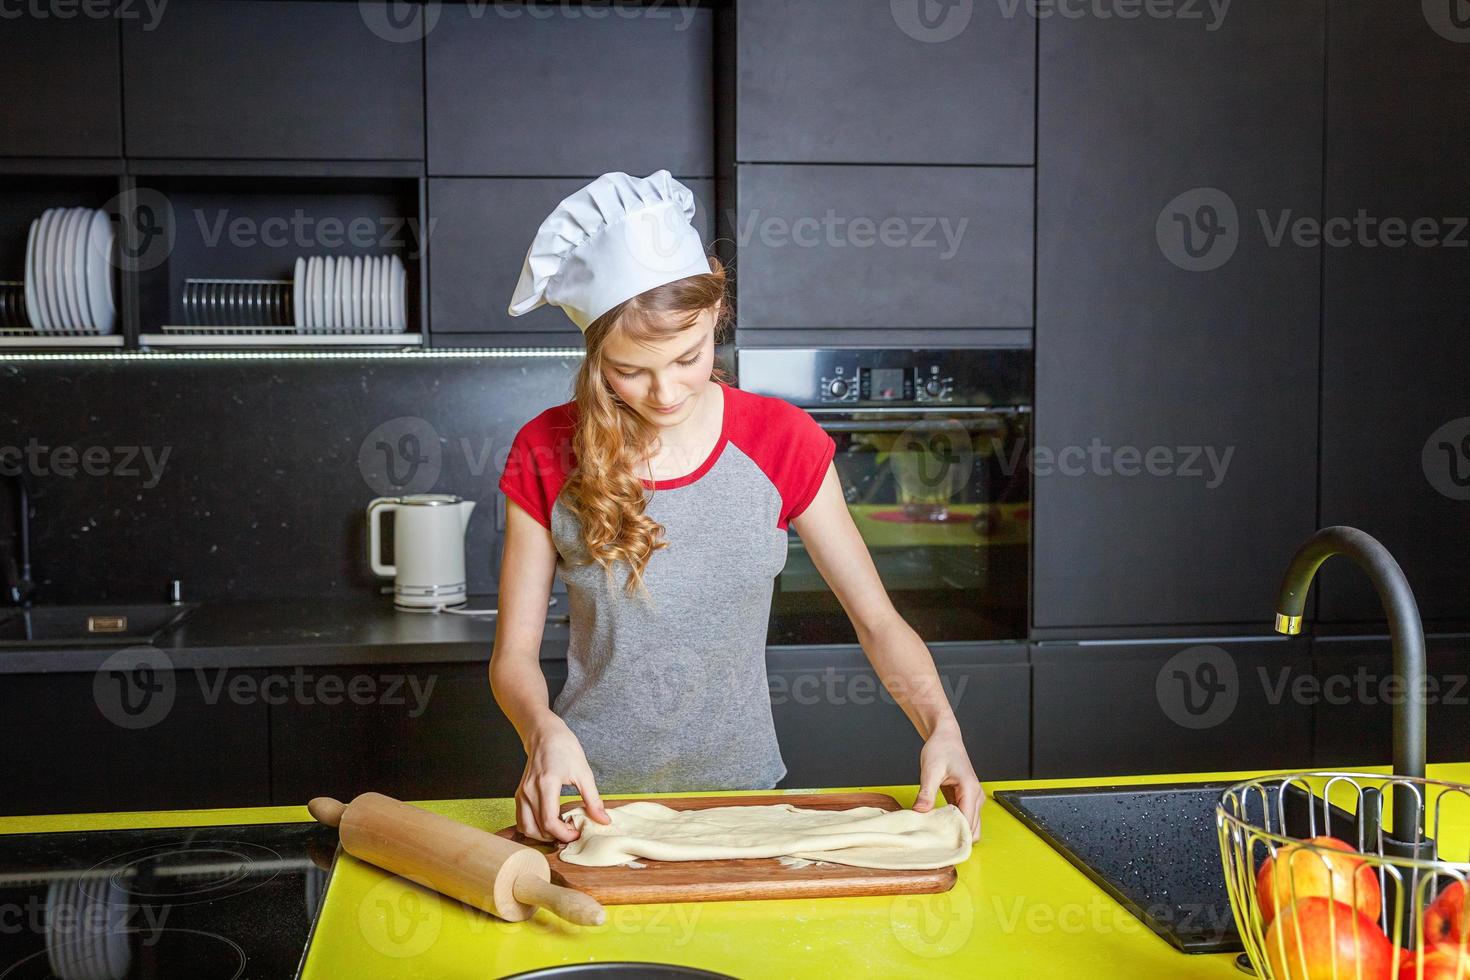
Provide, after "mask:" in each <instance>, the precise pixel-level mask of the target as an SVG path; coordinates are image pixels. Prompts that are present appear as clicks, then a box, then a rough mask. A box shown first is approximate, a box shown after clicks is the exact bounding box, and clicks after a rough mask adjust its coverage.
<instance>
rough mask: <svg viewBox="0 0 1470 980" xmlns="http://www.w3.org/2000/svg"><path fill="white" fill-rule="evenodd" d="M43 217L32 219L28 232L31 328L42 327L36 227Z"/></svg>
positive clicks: (27, 314) (28, 301)
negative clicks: (37, 270)
mask: <svg viewBox="0 0 1470 980" xmlns="http://www.w3.org/2000/svg"><path fill="white" fill-rule="evenodd" d="M40 224H41V219H40V218H34V219H32V220H31V230H30V231H28V232H26V265H25V280H26V320H27V321H29V322H30V325H31V329H32V330H37V331H39V330H40V329H41V298H40V296H38V295H37V294H36V229H37V228H38V227H39V226H40Z"/></svg>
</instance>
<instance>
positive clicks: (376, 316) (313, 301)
mask: <svg viewBox="0 0 1470 980" xmlns="http://www.w3.org/2000/svg"><path fill="white" fill-rule="evenodd" d="M407 286H408V270H407V269H405V268H404V266H403V260H402V259H400V258H399V257H398V256H396V255H343V256H333V255H327V256H321V255H313V256H311V257H310V258H298V259H297V260H296V270H295V277H294V281H293V282H292V294H293V295H292V299H293V300H294V301H295V304H296V305H295V310H296V330H297V332H298V333H403V332H404V331H406V330H407V329H408V303H407V299H406V293H407Z"/></svg>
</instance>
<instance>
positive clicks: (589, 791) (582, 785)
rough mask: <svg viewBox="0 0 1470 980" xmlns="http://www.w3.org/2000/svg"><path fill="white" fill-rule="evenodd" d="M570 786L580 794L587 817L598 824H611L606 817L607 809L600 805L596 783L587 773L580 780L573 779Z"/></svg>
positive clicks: (589, 773)
mask: <svg viewBox="0 0 1470 980" xmlns="http://www.w3.org/2000/svg"><path fill="white" fill-rule="evenodd" d="M572 785H573V786H575V787H577V792H578V793H581V794H582V803H583V805H584V808H585V809H586V810H587V816H588V817H590V818H592V819H593V820H596V821H597V822H598V823H602V824H606V823H611V822H612V820H611V819H610V818H609V817H608V815H607V809H606V808H605V807H603V805H602V796H601V795H600V794H599V793H598V792H597V782H596V781H595V780H594V779H593V778H592V773H591V772H590V771H589V772H587V773H586V774H584V775H583V776H581V777H580V778H574V779H573V780H572Z"/></svg>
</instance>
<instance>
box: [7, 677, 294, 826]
mask: <svg viewBox="0 0 1470 980" xmlns="http://www.w3.org/2000/svg"><path fill="white" fill-rule="evenodd" d="M154 656H155V657H161V656H162V655H161V654H159V653H158V652H157V651H154ZM139 663H142V662H137V663H131V664H130V666H129V667H128V668H127V669H123V670H117V671H114V670H111V669H109V668H108V667H107V665H106V664H105V663H104V665H103V668H102V669H99V670H98V671H96V672H93V673H78V674H69V673H68V674H10V675H7V676H6V677H5V678H4V679H3V681H0V743H3V744H4V745H5V747H6V760H5V792H4V793H3V794H0V813H3V814H5V815H14V814H34V813H93V812H102V811H123V810H172V809H190V808H206V807H235V806H261V805H263V804H265V803H267V802H269V796H270V781H269V771H268V762H267V757H266V746H267V742H268V738H267V734H266V725H267V718H266V705H265V702H264V701H263V700H262V699H261V698H260V697H258V692H259V691H260V690H261V686H260V681H261V678H262V676H263V675H262V673H261V672H259V671H253V670H252V671H242V670H228V671H219V670H212V669H204V670H185V669H178V670H173V669H159V668H163V665H162V664H160V663H158V662H156V661H148V663H151V664H152V666H153V667H154V668H155V669H154V670H153V672H152V673H148V672H146V671H137V670H135V669H134V668H135V667H136V666H138V665H139Z"/></svg>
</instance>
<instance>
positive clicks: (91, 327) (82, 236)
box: [71, 208, 97, 333]
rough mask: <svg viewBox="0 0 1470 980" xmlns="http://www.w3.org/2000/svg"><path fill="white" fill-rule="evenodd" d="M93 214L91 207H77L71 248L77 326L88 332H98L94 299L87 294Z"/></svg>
mask: <svg viewBox="0 0 1470 980" xmlns="http://www.w3.org/2000/svg"><path fill="white" fill-rule="evenodd" d="M92 214H93V211H92V209H91V208H77V228H76V232H75V234H74V240H73V241H72V248H71V261H72V270H71V281H72V284H73V285H72V291H73V292H74V293H75V294H76V301H77V310H78V314H79V316H80V319H81V322H80V323H78V324H77V326H79V327H82V328H84V329H85V330H86V331H87V332H88V333H96V332H97V321H96V320H94V319H92V299H91V297H90V296H88V295H87V239H88V238H90V237H91V234H92Z"/></svg>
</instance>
